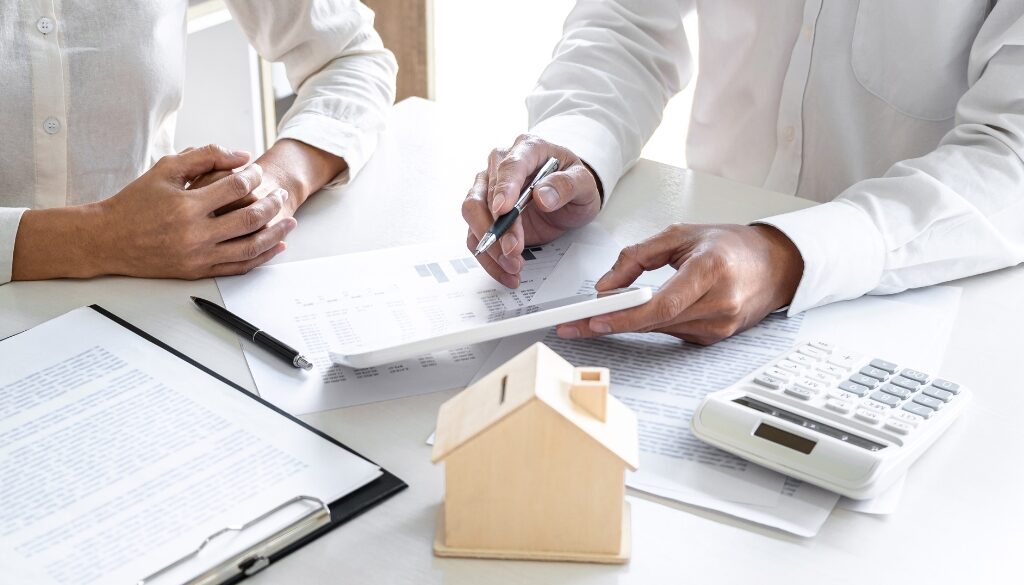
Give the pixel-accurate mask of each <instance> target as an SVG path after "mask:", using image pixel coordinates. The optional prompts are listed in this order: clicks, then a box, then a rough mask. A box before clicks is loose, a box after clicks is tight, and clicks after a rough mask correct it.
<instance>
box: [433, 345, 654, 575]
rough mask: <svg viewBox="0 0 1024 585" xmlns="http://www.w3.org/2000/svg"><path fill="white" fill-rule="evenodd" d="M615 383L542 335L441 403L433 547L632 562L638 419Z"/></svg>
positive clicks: (452, 552) (448, 552)
mask: <svg viewBox="0 0 1024 585" xmlns="http://www.w3.org/2000/svg"><path fill="white" fill-rule="evenodd" d="M608 382H609V372H608V369H607V368H575V367H573V366H572V364H570V363H569V362H567V361H566V360H564V359H562V358H561V357H560V356H559V355H558V354H556V353H555V352H554V351H552V350H551V349H549V348H548V347H547V346H545V345H544V344H542V343H537V344H534V345H533V346H531V347H530V348H529V349H527V350H526V351H524V352H523V353H521V354H519V355H518V356H516V357H514V358H513V359H512V360H510V361H508V362H507V363H505V364H504V365H502V366H500V367H499V368H497V369H496V370H494V371H493V372H491V373H490V374H488V375H487V376H485V377H484V378H482V379H481V380H480V381H478V382H477V383H476V384H473V385H472V386H470V387H468V388H466V389H465V390H464V391H462V392H461V393H459V394H458V395H456V396H455V397H453V398H452V399H450V400H448V401H447V402H445V403H444V404H443V405H442V406H441V410H440V412H439V414H438V421H437V434H436V438H435V442H434V451H433V456H432V459H433V461H434V463H438V462H440V461H444V462H445V499H444V504H443V506H442V508H441V511H440V513H439V519H438V529H437V535H436V538H435V541H434V552H435V554H437V555H439V556H466V557H483V558H516V559H541V560H566V561H588V562H603V563H624V562H626V561H627V560H628V559H629V554H630V527H629V507H628V504H627V503H626V502H625V499H624V497H625V470H626V468H629V469H634V470H635V469H636V468H637V465H638V458H639V453H638V446H637V423H636V415H635V414H634V413H633V412H632V411H631V410H630V409H629V408H627V407H626V406H625V405H624V404H622V403H621V402H619V401H618V400H616V399H615V398H614V397H612V396H609V394H608Z"/></svg>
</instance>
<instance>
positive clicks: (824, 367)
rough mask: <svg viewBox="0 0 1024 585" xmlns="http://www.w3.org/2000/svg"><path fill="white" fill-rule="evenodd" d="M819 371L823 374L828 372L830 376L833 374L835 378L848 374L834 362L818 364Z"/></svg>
mask: <svg viewBox="0 0 1024 585" xmlns="http://www.w3.org/2000/svg"><path fill="white" fill-rule="evenodd" d="M818 371H819V372H821V373H823V374H828V375H829V376H832V377H834V378H842V377H843V376H845V375H846V370H844V369H842V368H837V367H836V366H833V365H832V364H818Z"/></svg>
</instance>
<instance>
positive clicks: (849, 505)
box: [836, 474, 907, 516]
mask: <svg viewBox="0 0 1024 585" xmlns="http://www.w3.org/2000/svg"><path fill="white" fill-rule="evenodd" d="M906 483H907V476H906V474H904V475H903V477H901V478H899V479H898V480H896V483H894V484H892V485H891V486H890V487H889V488H888V489H887V490H885V491H884V492H882V493H881V494H879V495H877V496H875V497H873V498H871V499H870V500H851V499H850V498H839V502H838V503H836V507H837V508H842V509H844V510H849V511H851V512H860V513H861V514H873V515H876V516H884V515H887V514H893V513H895V512H896V510H898V509H899V507H900V501H901V500H902V499H903V487H904V485H905V484H906Z"/></svg>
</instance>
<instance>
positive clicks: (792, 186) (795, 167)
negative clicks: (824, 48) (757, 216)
mask: <svg viewBox="0 0 1024 585" xmlns="http://www.w3.org/2000/svg"><path fill="white" fill-rule="evenodd" d="M821 3H822V0H807V2H805V3H804V16H803V25H802V26H801V27H800V34H799V35H797V40H796V42H795V43H794V44H793V53H792V55H791V56H790V59H789V68H788V69H787V70H786V77H785V79H784V80H783V83H782V98H781V99H780V100H779V119H778V124H777V126H776V147H775V158H774V159H773V160H772V166H771V168H770V169H769V171H768V176H767V178H765V181H764V187H765V188H766V189H771V190H772V191H779V192H781V193H789V194H791V195H792V194H795V193H796V191H797V188H798V187H799V185H800V168H801V164H802V162H803V105H804V93H805V91H806V89H807V79H808V77H810V72H811V52H812V49H813V48H814V34H815V26H816V24H817V21H818V15H819V14H820V13H821Z"/></svg>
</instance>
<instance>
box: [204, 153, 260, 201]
mask: <svg viewBox="0 0 1024 585" xmlns="http://www.w3.org/2000/svg"><path fill="white" fill-rule="evenodd" d="M262 182H263V169H262V168H260V165H258V164H256V163H253V164H251V165H249V166H248V167H246V168H245V169H243V170H241V171H238V172H237V173H232V174H231V175H229V176H227V177H223V178H221V179H218V180H216V181H214V182H213V183H211V184H209V185H207V186H205V187H200V188H198V189H196V190H194V191H192V193H195V194H196V196H197V197H200V198H201V200H202V201H203V202H204V206H205V207H206V209H207V211H209V212H211V213H212V212H213V211H215V210H217V209H220V208H221V207H224V206H225V205H228V204H229V203H233V202H235V201H237V200H239V199H242V198H243V197H245V196H247V195H249V194H250V193H252V191H253V189H255V188H256V187H259V186H260V183H262Z"/></svg>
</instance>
